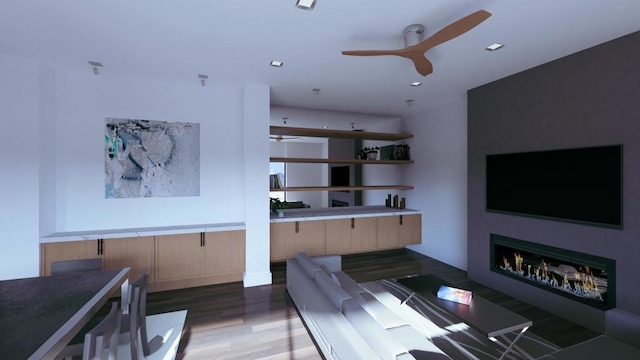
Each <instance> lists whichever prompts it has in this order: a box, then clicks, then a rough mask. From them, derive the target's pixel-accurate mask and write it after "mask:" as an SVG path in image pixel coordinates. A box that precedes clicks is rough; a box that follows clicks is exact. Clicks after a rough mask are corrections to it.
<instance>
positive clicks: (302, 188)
mask: <svg viewBox="0 0 640 360" xmlns="http://www.w3.org/2000/svg"><path fill="white" fill-rule="evenodd" d="M387 189H389V190H412V189H413V186H408V185H369V186H366V185H363V186H290V187H284V188H277V189H271V191H349V190H387Z"/></svg>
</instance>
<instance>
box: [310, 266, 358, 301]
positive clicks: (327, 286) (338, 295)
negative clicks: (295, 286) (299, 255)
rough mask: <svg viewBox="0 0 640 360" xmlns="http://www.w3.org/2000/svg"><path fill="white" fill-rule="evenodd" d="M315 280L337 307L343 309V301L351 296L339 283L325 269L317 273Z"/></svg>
mask: <svg viewBox="0 0 640 360" xmlns="http://www.w3.org/2000/svg"><path fill="white" fill-rule="evenodd" d="M315 275H316V276H315V279H314V280H315V282H316V284H317V285H318V287H319V288H320V291H321V292H322V293H324V294H325V296H326V297H328V298H329V300H331V302H332V303H333V305H335V307H336V309H338V310H340V309H342V302H343V301H344V300H347V299H349V298H351V297H350V296H349V294H347V292H346V291H344V290H343V289H342V288H341V287H340V286H338V284H336V283H335V282H334V281H333V280H332V279H331V277H329V275H327V273H325V272H324V271H320V272H316V273H315Z"/></svg>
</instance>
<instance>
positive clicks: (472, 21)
mask: <svg viewBox="0 0 640 360" xmlns="http://www.w3.org/2000/svg"><path fill="white" fill-rule="evenodd" d="M489 16H491V13H490V12H488V11H486V10H478V11H476V12H474V13H472V14H470V15H467V16H465V17H463V18H462V19H459V20H457V21H454V22H453V23H451V24H449V25H447V26H445V27H444V28H443V29H441V30H440V31H438V32H437V33H435V34H433V35H432V36H431V37H429V38H427V39H425V40H422V39H421V38H422V35H423V34H424V26H422V25H420V24H416V25H410V26H408V27H407V28H406V29H405V32H404V37H405V47H404V48H403V49H397V50H345V51H343V52H342V55H355V56H378V55H396V56H401V57H404V58H407V59H409V60H411V61H413V64H414V65H415V67H416V70H417V71H418V73H419V74H420V75H422V76H427V75H429V74H431V73H432V72H433V65H431V62H430V61H429V59H427V58H426V56H425V55H424V54H425V53H426V52H427V51H428V50H429V49H431V48H434V47H436V46H437V45H440V44H442V43H444V42H447V41H449V40H451V39H453V38H456V37H458V36H460V35H462V34H464V33H466V32H467V31H469V30H471V29H473V28H474V27H476V26H478V25H479V24H480V23H482V22H483V21H485V20H486V19H487V18H489ZM416 37H417V39H418V42H417V43H416V41H415V39H416ZM412 40H413V41H412Z"/></svg>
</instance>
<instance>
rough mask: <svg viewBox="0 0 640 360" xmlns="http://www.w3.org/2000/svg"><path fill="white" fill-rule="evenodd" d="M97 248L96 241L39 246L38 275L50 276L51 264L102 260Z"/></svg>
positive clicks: (65, 242)
mask: <svg viewBox="0 0 640 360" xmlns="http://www.w3.org/2000/svg"><path fill="white" fill-rule="evenodd" d="M99 246H100V243H99V240H98V239H96V240H82V241H64V242H54V243H43V244H40V275H41V276H48V275H51V263H52V262H56V261H65V260H78V259H91V258H102V255H100V254H99V253H98V252H99V250H100V248H99ZM103 266H104V265H103Z"/></svg>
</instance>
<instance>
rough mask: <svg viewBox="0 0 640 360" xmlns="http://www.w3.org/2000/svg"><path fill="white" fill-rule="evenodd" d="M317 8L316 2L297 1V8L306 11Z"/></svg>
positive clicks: (309, 0) (314, 0) (312, 0)
mask: <svg viewBox="0 0 640 360" xmlns="http://www.w3.org/2000/svg"><path fill="white" fill-rule="evenodd" d="M314 6H316V0H297V1H296V7H297V8H300V9H304V10H311V9H313V7H314Z"/></svg>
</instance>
